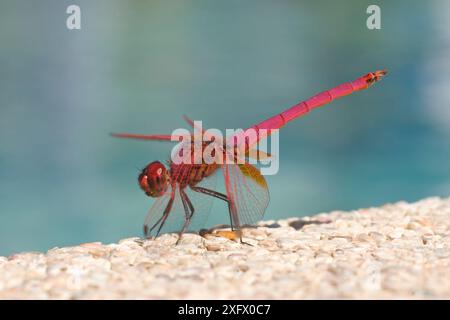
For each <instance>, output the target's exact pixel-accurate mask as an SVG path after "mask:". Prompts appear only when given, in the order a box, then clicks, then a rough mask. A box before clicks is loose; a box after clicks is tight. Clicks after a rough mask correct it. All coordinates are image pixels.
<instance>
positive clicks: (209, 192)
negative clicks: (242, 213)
mask: <svg viewBox="0 0 450 320" xmlns="http://www.w3.org/2000/svg"><path fill="white" fill-rule="evenodd" d="M191 189H192V190H193V191H196V192H200V193H203V194H206V195H208V196H211V197H215V198H217V199H220V200H223V201H225V202H226V203H227V204H228V213H229V215H230V227H231V230H232V231H234V230H235V228H234V226H233V218H232V217H233V215H232V208H233V206H232V205H231V201H230V199H228V197H227V196H226V195H225V194H223V193H220V192H217V191H214V190H210V189H206V188H202V187H195V186H191Z"/></svg>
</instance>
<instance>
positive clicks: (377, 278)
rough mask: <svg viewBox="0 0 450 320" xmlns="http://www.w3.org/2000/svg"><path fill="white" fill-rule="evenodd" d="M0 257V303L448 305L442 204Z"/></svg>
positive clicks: (449, 259)
mask: <svg viewBox="0 0 450 320" xmlns="http://www.w3.org/2000/svg"><path fill="white" fill-rule="evenodd" d="M176 239H177V238H176V236H175V235H173V234H166V235H163V236H161V237H159V238H157V239H156V240H145V241H143V240H141V239H138V238H132V239H124V240H122V241H120V242H119V243H117V244H108V245H103V244H101V243H85V244H82V245H79V246H75V247H67V248H54V249H51V250H49V251H48V252H47V253H46V254H44V253H35V252H27V253H20V254H15V255H12V256H10V257H0V298H2V299H24V298H25V299H29V298H37V299H158V298H163V299H165V298H169V299H329V298H331V299H336V298H337V299H341V298H343V299H352V298H359V299H373V298H387V299H396V298H439V299H441V298H444V299H449V298H450V198H448V199H439V198H429V199H425V200H422V201H420V202H417V203H412V204H408V203H405V202H399V203H396V204H389V205H385V206H383V207H380V208H370V209H361V210H356V211H351V212H341V211H335V212H331V213H328V214H319V215H315V216H312V217H306V218H302V219H298V218H291V219H286V220H280V221H264V222H261V223H260V225H259V226H258V227H257V228H249V229H245V230H244V241H246V242H248V243H250V244H251V245H245V244H240V243H237V242H235V241H232V240H229V239H226V238H223V237H217V236H214V235H207V236H205V237H200V236H199V235H196V234H186V235H185V236H184V238H183V240H182V242H181V243H180V244H179V245H177V246H175V245H174V244H175V241H176Z"/></svg>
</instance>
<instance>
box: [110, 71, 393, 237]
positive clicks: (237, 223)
mask: <svg viewBox="0 0 450 320" xmlns="http://www.w3.org/2000/svg"><path fill="white" fill-rule="evenodd" d="M386 74H387V71H386V70H379V71H375V72H369V73H368V74H366V75H364V76H362V77H359V78H357V79H356V80H354V81H351V82H346V83H343V84H340V85H338V86H336V87H334V88H332V89H329V90H326V91H323V92H320V93H318V94H316V95H314V96H313V97H311V98H309V99H307V100H305V101H302V102H300V103H298V104H296V105H294V106H292V107H290V108H288V109H287V110H285V111H283V112H281V113H279V114H276V115H275V116H273V117H270V118H268V119H266V120H264V121H262V122H260V123H258V124H255V125H253V126H251V127H249V128H247V129H246V130H244V131H243V133H244V134H245V133H246V132H248V131H249V130H254V131H256V132H257V133H259V132H263V130H262V129H265V131H264V132H268V134H265V135H262V134H261V135H259V134H257V135H256V138H254V141H251V142H248V141H247V142H248V144H246V145H245V146H244V155H243V156H244V157H247V158H248V157H255V152H254V151H255V150H253V149H252V146H254V145H255V144H256V143H257V142H258V141H260V140H261V139H263V138H266V137H267V136H268V135H270V133H271V132H273V130H278V129H280V128H281V127H283V126H284V125H286V124H287V123H288V122H290V121H293V120H295V119H297V118H299V117H301V116H303V115H305V114H307V113H308V112H310V111H311V110H313V109H316V108H318V107H321V106H323V105H326V104H328V103H330V102H331V101H333V100H335V99H338V98H341V97H343V96H346V95H349V94H352V93H354V92H356V91H360V90H364V89H367V88H369V87H370V86H371V85H372V84H374V83H376V82H378V81H379V80H380V79H381V78H382V77H383V76H385V75H386ZM184 119H185V120H186V121H187V122H188V124H189V125H190V126H191V127H193V128H194V129H195V123H194V122H193V121H192V120H191V119H189V118H188V117H187V116H184ZM112 136H114V137H118V138H127V139H137V140H153V141H169V142H172V141H174V139H173V135H167V134H153V135H146V134H131V133H112ZM180 138H181V137H180ZM175 141H176V140H175ZM192 143H193V142H192ZM210 143H218V144H223V145H225V143H224V142H223V141H209V142H208V141H205V142H202V146H203V147H207V146H208V145H209V144H210ZM191 150H194V151H192V154H191V157H192V158H195V157H198V156H199V155H198V154H195V150H196V149H195V148H191ZM197 150H198V149H197ZM220 150H223V153H224V154H225V153H226V152H229V151H226V148H225V147H223V148H222V149H220ZM234 156H236V153H235V154H234ZM270 156H271V155H270V154H269V153H265V152H263V151H262V150H256V157H257V158H259V159H264V158H268V157H270ZM167 163H168V164H167V167H166V166H165V165H164V164H163V163H161V162H159V161H153V162H151V163H149V164H147V165H146V166H145V167H144V169H143V170H142V171H141V172H140V173H139V176H138V183H139V186H140V188H141V189H142V190H143V191H144V193H145V194H146V195H147V196H149V197H152V198H156V200H155V202H154V203H153V205H152V207H151V208H150V211H149V212H148V214H147V216H146V218H145V221H144V227H143V229H144V236H145V237H146V238H151V237H152V235H154V237H155V238H156V237H158V236H159V235H160V234H161V232H162V231H164V230H165V229H168V230H170V231H174V230H177V231H178V240H177V242H176V243H177V244H178V243H179V242H180V240H181V238H182V235H183V234H184V233H185V232H186V231H187V230H188V227H189V226H190V224H191V223H192V222H193V220H195V219H197V220H199V221H200V224H202V223H203V222H204V220H205V219H206V218H207V214H208V213H209V211H210V210H211V204H212V199H219V200H221V201H223V202H224V203H225V204H226V205H227V206H228V213H229V219H230V227H231V230H232V231H236V232H240V231H241V230H242V228H244V227H246V226H248V225H254V224H255V223H256V222H258V221H260V220H262V218H263V216H264V213H265V211H266V208H267V206H268V204H269V189H268V185H267V182H266V180H265V178H264V176H263V175H262V174H261V172H260V170H259V169H258V168H257V167H256V166H254V165H253V164H251V163H249V162H248V161H246V162H244V163H228V162H224V163H219V162H214V161H213V162H212V163H211V162H209V163H206V162H205V161H203V160H200V162H194V161H192V162H190V163H174V162H173V161H171V160H169V161H168V162H167ZM219 171H221V172H222V176H223V181H224V184H225V193H222V192H219V191H217V190H216V180H217V176H218V175H219V174H217V172H219ZM239 237H240V241H241V243H244V242H243V241H242V233H239Z"/></svg>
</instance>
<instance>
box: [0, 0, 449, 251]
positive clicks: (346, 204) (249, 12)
mask: <svg viewBox="0 0 450 320" xmlns="http://www.w3.org/2000/svg"><path fill="white" fill-rule="evenodd" d="M70 4H77V5H79V6H80V7H81V11H82V29H81V30H79V31H69V30H67V28H66V18H67V14H66V8H67V6H68V5H70ZM370 4H378V5H379V6H380V7H381V14H382V29H381V30H375V31H372V30H368V29H367V27H366V19H367V17H368V14H367V13H366V8H367V7H368V6H369V5H370ZM448 12H450V2H448V1H426V2H425V1H423V2H419V1H414V2H412V1H406V0H405V1H364V0H363V1H350V0H346V1H304V2H303V1H265V0H258V1H256V0H255V1H207V0H203V1H184V0H178V1H118V0H114V1H112V0H96V1H60V0H54V1H50V0H41V1H27V0H19V1H17V0H2V1H1V3H0V48H1V49H0V67H1V71H0V254H2V255H8V254H11V253H12V252H16V251H30V250H47V249H49V248H51V247H53V246H66V245H72V244H78V243H81V242H90V241H102V242H113V241H117V240H119V239H121V238H124V237H132V236H141V235H142V233H141V232H142V229H141V227H142V223H143V220H144V217H145V215H146V213H147V210H148V208H149V207H150V206H151V204H152V201H153V200H152V199H150V198H148V197H146V196H145V195H144V194H143V193H142V192H141V191H140V189H139V188H138V185H137V175H138V169H139V168H142V167H143V166H144V165H146V164H147V163H148V162H150V161H153V160H157V159H159V160H161V161H163V160H166V159H167V158H168V156H169V152H170V150H171V146H172V145H171V144H167V145H166V144H163V143H157V142H154V143H152V142H135V141H131V140H119V139H113V138H111V137H110V136H109V135H108V134H109V133H110V132H117V131H125V132H135V133H170V132H171V131H172V130H173V129H175V128H178V127H180V126H185V124H184V122H183V120H182V119H181V115H182V114H184V113H185V114H187V115H189V116H190V117H192V118H194V119H199V120H203V121H204V125H205V126H208V127H214V128H220V129H225V128H240V127H248V126H249V125H252V124H254V123H255V122H258V121H261V120H264V119H265V118H267V117H269V116H271V115H273V114H275V113H279V112H281V111H282V110H284V109H286V108H288V107H290V106H291V105H293V104H295V103H297V102H299V101H301V100H303V99H305V98H308V97H310V96H311V95H313V94H314V93H317V92H318V91H322V90H324V89H329V88H331V87H333V86H335V85H337V84H340V83H342V82H346V81H349V80H354V79H355V78H357V77H359V76H361V75H363V74H365V73H367V72H369V71H375V70H377V69H381V68H386V69H388V70H389V72H390V73H389V75H388V76H387V77H386V78H385V79H384V80H383V81H382V82H380V83H378V84H377V85H375V86H373V87H372V88H370V90H367V91H362V92H358V93H356V94H354V95H352V96H349V97H346V98H344V99H342V100H339V101H336V102H334V103H333V104H332V105H330V106H327V107H324V108H322V109H319V110H316V111H314V112H312V113H311V114H310V115H309V116H307V117H305V118H302V119H299V120H297V121H296V122H293V123H291V124H289V125H288V126H286V127H285V128H283V130H282V131H281V133H280V139H281V146H280V147H281V150H280V153H281V155H280V171H279V173H278V174H277V175H275V176H269V177H267V180H268V182H269V185H270V191H271V203H270V206H269V208H268V210H267V212H266V218H267V219H279V218H283V217H290V216H304V215H311V214H315V213H319V212H324V211H330V210H335V209H342V210H351V209H356V208H360V207H369V206H378V205H381V204H383V203H386V202H392V201H398V200H407V201H414V200H418V199H420V198H423V197H428V196H448V195H449V194H450V166H449V165H448V161H449V156H450V61H449V56H450V20H449V19H448V14H447V13H448ZM209 222H210V223H227V222H228V217H227V211H226V208H225V206H224V205H223V204H222V203H220V202H219V203H216V204H215V206H214V208H213V210H212V213H211V217H210V221H209Z"/></svg>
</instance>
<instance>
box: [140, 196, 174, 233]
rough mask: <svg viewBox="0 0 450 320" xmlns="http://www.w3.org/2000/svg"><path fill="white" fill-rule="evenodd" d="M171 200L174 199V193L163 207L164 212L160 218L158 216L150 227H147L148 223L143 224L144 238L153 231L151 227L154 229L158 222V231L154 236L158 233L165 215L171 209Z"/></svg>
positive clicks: (165, 218)
mask: <svg viewBox="0 0 450 320" xmlns="http://www.w3.org/2000/svg"><path fill="white" fill-rule="evenodd" d="M173 200H174V194H173V195H172V196H171V197H170V199H169V202H168V203H167V206H166V208H165V209H164V213H163V215H162V216H161V218H159V219H158V221H156V222H155V223H154V224H153V226H152V227H151V228H150V229H148V225H144V235H145V237H146V238H147V237H148V235H149V234H150V233H151V232H152V231H153V229H155V228H156V226H158V224H159V228H158V232H157V233H156V236H155V238H156V237H157V236H158V235H159V233H160V232H161V229H162V227H163V226H164V223H165V222H166V220H167V217H168V216H169V213H170V210H171V209H172V205H173Z"/></svg>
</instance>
